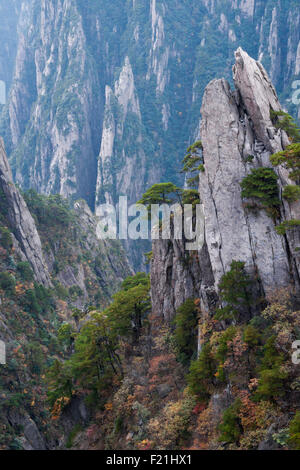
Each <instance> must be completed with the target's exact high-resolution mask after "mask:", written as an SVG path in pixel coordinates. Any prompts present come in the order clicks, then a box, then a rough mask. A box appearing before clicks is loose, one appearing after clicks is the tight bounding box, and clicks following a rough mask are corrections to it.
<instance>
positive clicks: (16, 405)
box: [0, 140, 131, 449]
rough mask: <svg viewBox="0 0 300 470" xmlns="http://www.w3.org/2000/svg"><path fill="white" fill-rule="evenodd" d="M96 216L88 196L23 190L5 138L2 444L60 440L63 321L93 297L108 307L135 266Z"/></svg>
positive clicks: (31, 445) (0, 217) (0, 177)
mask: <svg viewBox="0 0 300 470" xmlns="http://www.w3.org/2000/svg"><path fill="white" fill-rule="evenodd" d="M25 200H26V202H27V204H26V202H25ZM96 223H97V221H96V220H95V217H94V216H93V215H92V213H91V212H90V209H89V208H88V206H87V204H86V203H85V202H84V201H79V202H77V203H76V206H75V208H74V209H73V210H72V209H71V208H70V207H69V204H68V203H67V202H66V201H64V200H63V199H61V198H60V197H58V196H53V197H50V198H47V197H45V196H39V195H38V194H36V193H34V192H32V191H31V192H29V193H27V194H25V195H24V196H22V195H21V194H20V192H19V190H18V189H17V188H16V187H15V186H14V184H13V181H12V175H11V171H10V168H9V165H8V161H7V158H6V155H5V151H4V146H3V142H2V140H1V141H0V340H1V341H4V342H5V344H6V353H7V357H6V365H1V366H0V368H1V379H0V408H1V413H0V447H1V448H2V449H3V448H4V449H8V448H10V449H45V448H53V447H55V446H56V445H57V443H56V439H57V436H58V435H59V434H57V431H56V430H55V429H54V427H53V425H52V423H51V418H50V413H49V410H48V405H47V402H46V387H45V382H44V374H45V372H46V371H47V369H48V368H49V366H50V365H51V364H52V363H53V361H54V359H55V358H58V357H63V356H64V351H63V350H62V348H61V345H60V343H59V340H58V331H59V328H60V326H62V325H63V324H64V322H66V321H68V322H70V323H71V324H75V323H76V321H77V320H76V318H77V317H76V315H75V316H74V312H75V313H76V311H77V310H75V311H74V309H75V308H77V309H81V311H83V312H84V313H82V315H83V316H84V315H85V314H86V313H87V308H88V306H89V305H91V304H92V305H98V306H99V307H101V308H103V307H105V306H106V305H107V304H108V303H109V301H110V299H111V295H112V294H113V293H115V292H116V290H117V289H118V288H119V285H120V283H121V282H122V280H123V279H124V278H125V277H127V276H128V274H130V273H131V270H130V268H129V266H128V263H127V259H126V256H125V254H124V252H123V250H122V248H121V246H120V245H119V243H118V242H115V243H113V242H99V241H98V239H97V237H96ZM78 312H79V310H78ZM79 409H80V410H81V412H79V411H78V410H79ZM80 413H81V414H80ZM73 414H75V416H82V419H84V417H85V414H84V408H83V407H82V405H81V406H79V404H78V405H75V406H74V405H73V408H72V409H71V410H70V413H69V419H68V421H67V420H66V423H64V426H67V428H68V425H69V426H72V416H73Z"/></svg>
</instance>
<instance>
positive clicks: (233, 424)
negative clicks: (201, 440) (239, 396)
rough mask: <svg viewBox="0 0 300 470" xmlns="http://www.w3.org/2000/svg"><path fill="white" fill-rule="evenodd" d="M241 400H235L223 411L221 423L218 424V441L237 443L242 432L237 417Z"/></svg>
mask: <svg viewBox="0 0 300 470" xmlns="http://www.w3.org/2000/svg"><path fill="white" fill-rule="evenodd" d="M240 408H241V401H240V400H236V401H235V402H234V403H233V404H232V405H231V406H230V407H229V408H227V410H225V411H224V414H223V420H222V423H221V424H220V425H219V431H220V432H221V434H220V436H219V441H220V442H226V443H228V444H230V443H238V441H239V438H240V436H241V434H242V425H241V420H240V418H239V412H240Z"/></svg>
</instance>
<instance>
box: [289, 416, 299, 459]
mask: <svg viewBox="0 0 300 470" xmlns="http://www.w3.org/2000/svg"><path fill="white" fill-rule="evenodd" d="M289 435H290V437H289V440H288V443H289V445H290V447H291V448H292V449H294V450H300V411H297V413H296V415H295V417H294V419H292V421H291V422H290V428H289Z"/></svg>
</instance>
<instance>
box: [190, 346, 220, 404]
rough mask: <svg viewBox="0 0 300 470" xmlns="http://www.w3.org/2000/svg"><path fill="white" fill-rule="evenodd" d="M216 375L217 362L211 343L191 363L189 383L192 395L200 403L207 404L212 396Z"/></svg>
mask: <svg viewBox="0 0 300 470" xmlns="http://www.w3.org/2000/svg"><path fill="white" fill-rule="evenodd" d="M215 373H216V361H215V359H214V356H213V353H212V349H211V346H210V344H209V343H207V344H205V345H204V346H203V349H202V351H201V353H200V355H199V358H198V359H197V360H195V361H193V362H192V363H191V366H190V371H189V374H188V375H187V383H188V385H189V389H190V391H191V393H192V394H194V395H195V396H196V397H197V398H198V400H199V401H200V402H207V401H208V400H209V398H210V396H211V393H212V390H213V385H214V375H215Z"/></svg>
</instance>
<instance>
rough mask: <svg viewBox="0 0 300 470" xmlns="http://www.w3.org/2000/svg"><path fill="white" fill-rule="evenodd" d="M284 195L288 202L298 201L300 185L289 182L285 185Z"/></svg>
mask: <svg viewBox="0 0 300 470" xmlns="http://www.w3.org/2000/svg"><path fill="white" fill-rule="evenodd" d="M282 197H284V199H286V200H287V201H288V202H291V203H292V202H296V201H298V200H299V199H300V187H299V186H294V185H292V184H288V185H287V186H285V187H284V189H283V192H282Z"/></svg>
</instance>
